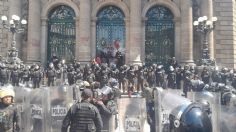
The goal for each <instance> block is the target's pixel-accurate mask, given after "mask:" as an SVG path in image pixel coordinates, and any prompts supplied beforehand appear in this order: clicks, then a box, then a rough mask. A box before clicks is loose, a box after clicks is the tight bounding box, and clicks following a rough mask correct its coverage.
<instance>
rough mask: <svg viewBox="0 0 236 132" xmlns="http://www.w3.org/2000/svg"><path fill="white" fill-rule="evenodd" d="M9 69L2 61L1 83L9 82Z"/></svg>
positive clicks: (0, 70)
mask: <svg viewBox="0 0 236 132" xmlns="http://www.w3.org/2000/svg"><path fill="white" fill-rule="evenodd" d="M8 72H9V71H8V70H7V67H6V65H5V64H4V63H2V66H1V69H0V81H1V85H4V84H6V83H7V82H8Z"/></svg>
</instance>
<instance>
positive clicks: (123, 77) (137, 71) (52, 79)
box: [0, 56, 236, 131]
mask: <svg viewBox="0 0 236 132" xmlns="http://www.w3.org/2000/svg"><path fill="white" fill-rule="evenodd" d="M81 82H83V88H84V89H83V92H82V94H81V97H82V101H81V102H78V103H76V104H74V105H73V106H72V107H71V108H70V109H69V111H68V112H67V115H66V117H65V119H64V121H63V124H62V131H67V128H68V127H69V125H70V129H75V130H77V129H78V130H80V129H81V130H88V131H100V130H101V128H102V126H103V124H105V125H106V124H107V123H103V122H104V120H102V119H103V118H105V117H107V115H109V116H111V115H113V114H117V111H116V109H117V105H116V97H118V96H119V95H120V94H121V93H123V94H128V96H129V97H131V95H132V94H141V93H142V95H143V93H144V92H145V90H146V89H147V88H151V89H152V88H154V87H162V88H164V89H167V88H171V89H180V90H181V89H182V90H183V96H185V97H187V93H188V92H189V91H191V90H192V91H202V90H204V89H207V90H212V91H216V90H217V89H216V87H219V86H220V85H219V84H223V85H224V86H227V85H229V86H231V87H233V88H236V70H234V69H228V68H226V67H222V69H220V70H219V69H218V68H217V67H203V69H198V68H197V67H196V66H194V65H188V64H186V65H183V66H181V65H179V64H178V63H177V61H176V60H175V58H174V57H173V58H171V59H169V61H168V62H166V63H165V65H163V64H152V65H149V66H146V65H143V66H135V65H126V64H124V65H121V66H116V65H115V64H107V63H101V64H99V63H97V62H96V60H92V61H91V62H90V63H88V64H85V65H81V64H80V63H79V62H78V61H76V60H74V61H73V62H70V63H66V62H65V61H64V60H60V59H59V58H58V57H56V56H53V57H52V59H51V61H50V63H48V65H47V67H46V68H45V69H44V68H43V67H42V66H40V65H39V64H32V65H24V64H23V63H22V64H17V65H8V64H7V63H5V62H4V59H2V60H0V83H1V85H2V86H4V85H5V84H8V83H11V84H12V85H13V86H20V85H22V86H25V87H30V88H32V89H36V88H39V87H40V85H47V86H48V87H51V86H59V85H61V84H64V83H68V85H69V86H72V85H76V84H78V83H81ZM212 87H213V89H211V88H212ZM97 89H99V92H101V93H102V95H103V96H102V97H98V96H99V95H96V90H97ZM1 90H2V91H0V98H1V100H2V101H1V104H0V112H4V110H3V111H2V107H4V108H6V107H7V108H8V107H11V108H12V114H11V116H13V117H14V118H12V119H14V120H15V121H13V122H15V123H16V124H17V120H18V118H17V117H18V116H17V113H16V109H15V107H14V105H12V103H13V97H14V96H15V95H14V91H9V90H6V89H5V91H4V89H1ZM116 90H117V91H118V92H117V91H116ZM111 91H113V92H111ZM114 91H115V92H114ZM119 92H120V93H119ZM16 94H17V93H16ZM115 94H117V95H115ZM146 97H147V98H148V97H151V96H149V95H148V96H146ZM87 109H89V110H90V111H88V110H87ZM81 112H82V116H86V117H89V121H87V119H84V118H83V117H82V116H81ZM100 113H102V114H101V115H100ZM83 114H84V115H83ZM102 115H105V117H102V118H101V116H102ZM74 117H76V120H74ZM0 118H1V115H0ZM94 119H95V120H94ZM71 121H74V122H73V123H74V124H78V123H79V124H81V126H78V125H73V123H72V124H71ZM83 124H86V125H83ZM87 125H89V127H88V126H87ZM16 126H18V125H16ZM1 127H2V126H1V125H0V130H1V129H2V130H7V129H9V128H8V126H3V127H2V128H1ZM18 127H19V126H18ZM18 127H17V129H16V131H17V130H18V129H19V128H18ZM11 129H12V128H11Z"/></svg>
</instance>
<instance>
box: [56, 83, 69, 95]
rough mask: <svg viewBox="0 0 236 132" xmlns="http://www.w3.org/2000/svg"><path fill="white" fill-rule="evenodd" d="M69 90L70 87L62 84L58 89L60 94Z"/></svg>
mask: <svg viewBox="0 0 236 132" xmlns="http://www.w3.org/2000/svg"><path fill="white" fill-rule="evenodd" d="M67 90H68V87H67V85H66V84H62V85H60V86H59V87H58V93H61V94H63V93H66V92H67Z"/></svg>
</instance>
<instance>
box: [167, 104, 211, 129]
mask: <svg viewBox="0 0 236 132" xmlns="http://www.w3.org/2000/svg"><path fill="white" fill-rule="evenodd" d="M169 121H170V131H171V132H172V131H173V132H212V123H211V119H210V117H209V116H208V114H207V112H206V111H205V110H204V108H203V107H202V105H201V104H200V103H191V104H189V105H181V106H178V107H176V108H175V109H173V110H172V111H171V113H170V116H169Z"/></svg>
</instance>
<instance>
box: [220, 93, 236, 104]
mask: <svg viewBox="0 0 236 132" xmlns="http://www.w3.org/2000/svg"><path fill="white" fill-rule="evenodd" d="M235 98H236V95H235V94H233V93H232V92H225V93H223V95H222V101H221V103H222V105H230V103H232V102H233V101H232V100H235Z"/></svg>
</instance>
